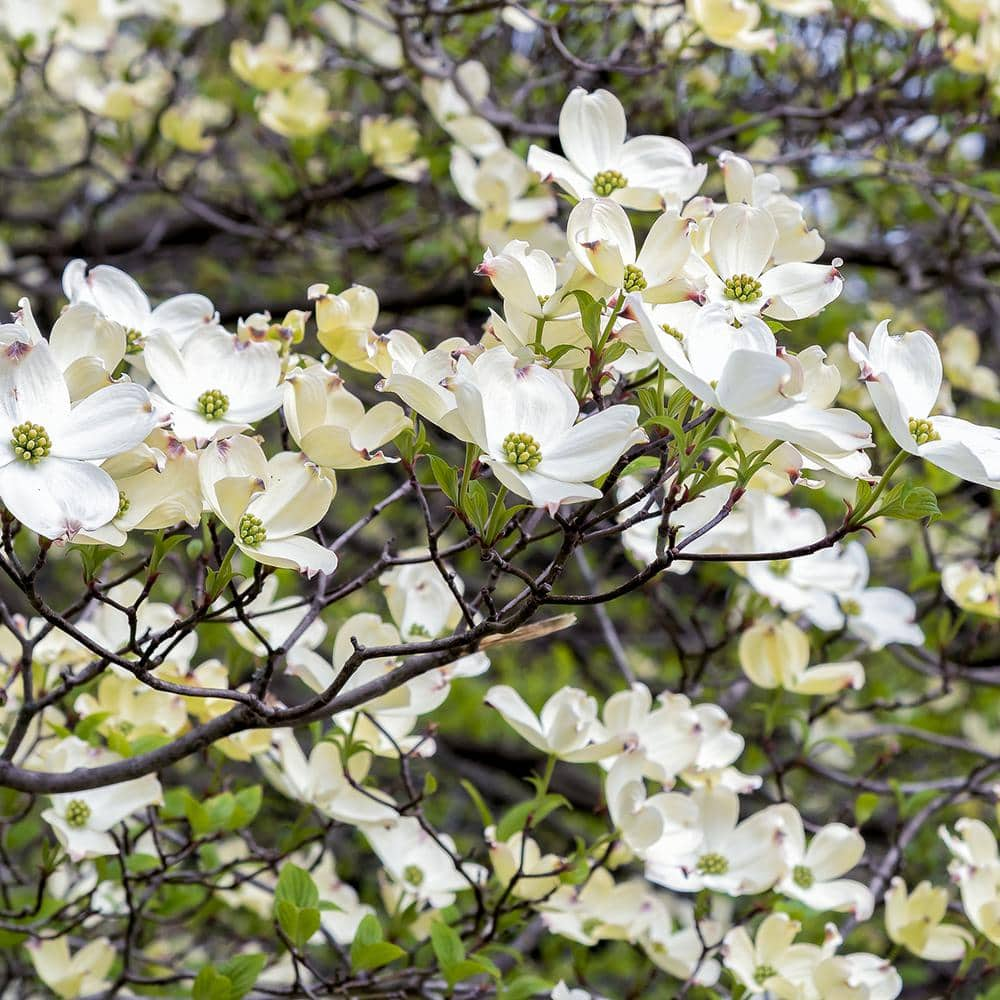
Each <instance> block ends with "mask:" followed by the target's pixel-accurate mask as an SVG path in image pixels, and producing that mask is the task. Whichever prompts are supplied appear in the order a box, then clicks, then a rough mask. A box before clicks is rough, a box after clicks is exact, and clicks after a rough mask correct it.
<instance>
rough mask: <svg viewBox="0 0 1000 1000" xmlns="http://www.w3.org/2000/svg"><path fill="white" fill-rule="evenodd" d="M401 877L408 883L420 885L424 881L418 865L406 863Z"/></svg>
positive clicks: (421, 870)
mask: <svg viewBox="0 0 1000 1000" xmlns="http://www.w3.org/2000/svg"><path fill="white" fill-rule="evenodd" d="M403 878H404V879H405V880H406V882H407V884H408V885H421V884H422V883H423V881H424V872H423V869H422V868H421V867H420V866H419V865H407V866H406V867H405V868H404V869H403Z"/></svg>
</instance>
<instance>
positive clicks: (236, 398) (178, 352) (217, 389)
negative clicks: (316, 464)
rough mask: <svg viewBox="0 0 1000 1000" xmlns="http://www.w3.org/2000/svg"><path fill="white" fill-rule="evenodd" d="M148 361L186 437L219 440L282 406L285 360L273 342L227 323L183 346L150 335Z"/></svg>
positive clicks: (161, 400) (161, 401) (178, 432)
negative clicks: (249, 337)
mask: <svg viewBox="0 0 1000 1000" xmlns="http://www.w3.org/2000/svg"><path fill="white" fill-rule="evenodd" d="M143 361H144V362H145V364H146V368H147V369H148V370H149V374H150V375H151V376H152V378H153V380H154V381H155V383H156V388H157V389H158V390H159V392H160V393H161V394H162V396H155V397H154V398H155V399H156V400H157V403H158V405H159V406H161V407H162V408H163V410H164V411H165V412H167V413H169V417H170V425H171V427H172V428H173V432H174V435H175V437H177V438H178V439H179V440H181V441H188V440H197V441H213V440H216V439H218V438H220V437H228V436H230V435H232V434H236V433H238V432H239V431H242V430H246V429H247V428H248V427H249V426H250V424H252V423H253V422H254V421H256V420H260V419H261V418H262V417H266V416H267V415H268V414H270V413H273V412H274V411H275V410H276V409H277V408H278V407H279V406H280V405H281V389H280V387H279V385H278V382H279V380H280V377H281V362H280V360H279V359H278V355H277V354H276V352H275V351H274V350H273V349H272V348H271V346H270V345H268V344H253V343H248V342H246V341H241V340H239V339H238V338H236V337H234V336H232V334H230V333H227V332H226V331H225V330H223V329H222V328H221V327H214V328H213V329H211V330H206V331H202V332H201V333H200V334H199V335H198V336H196V337H190V338H189V339H188V340H187V341H186V342H185V343H184V346H183V347H178V346H177V344H176V343H175V341H174V339H173V338H171V337H168V336H165V335H163V334H160V335H157V336H154V337H150V338H149V339H148V340H147V341H146V344H145V347H144V348H143Z"/></svg>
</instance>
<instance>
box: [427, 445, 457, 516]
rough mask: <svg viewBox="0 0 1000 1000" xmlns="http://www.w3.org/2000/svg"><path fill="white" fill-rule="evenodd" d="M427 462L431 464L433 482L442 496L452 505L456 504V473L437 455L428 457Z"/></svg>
mask: <svg viewBox="0 0 1000 1000" xmlns="http://www.w3.org/2000/svg"><path fill="white" fill-rule="evenodd" d="M427 461H428V462H430V464H431V474H432V475H433V476H434V481H435V482H436V483H437V484H438V486H440V487H441V491H442V492H443V493H444V495H445V496H446V497H447V498H448V499H449V500H450V501H451V502H452V503H453V504H457V503H458V472H457V471H456V470H455V469H454V468H453V467H452V466H451V465H449V464H448V463H447V462H446V461H445V460H444V459H443V458H438V456H437V455H428V456H427Z"/></svg>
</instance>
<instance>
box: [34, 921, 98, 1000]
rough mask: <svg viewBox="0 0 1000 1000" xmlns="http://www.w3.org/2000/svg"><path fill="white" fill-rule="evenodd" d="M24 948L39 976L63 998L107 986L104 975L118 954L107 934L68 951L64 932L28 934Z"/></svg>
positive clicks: (80, 995)
mask: <svg viewBox="0 0 1000 1000" xmlns="http://www.w3.org/2000/svg"><path fill="white" fill-rule="evenodd" d="M24 948H25V952H26V954H27V956H28V958H30V959H31V964H32V965H33V966H34V967H35V972H37V973H38V978H39V979H41V981H42V982H43V983H45V985H46V986H48V988H49V989H50V990H52V992H53V993H55V994H56V996H59V997H62V998H63V1000H73V998H74V997H82V996H93V995H95V994H98V993H103V992H104V991H105V990H107V988H108V987H109V985H110V983H109V981H108V978H107V976H108V973H109V972H110V971H111V966H112V965H114V961H115V958H116V957H117V955H118V953H117V951H116V950H115V948H114V946H113V945H112V944H111V942H110V941H109V940H108V939H107V938H106V937H101V938H95V939H94V940H93V941H89V942H88V943H87V944H85V945H84V946H83V947H82V948H80V949H79V950H78V951H77V952H76V953H75V954H70V950H69V940H68V939H67V937H66V936H61V937H46V938H29V939H28V940H27V941H26V942H25V944H24Z"/></svg>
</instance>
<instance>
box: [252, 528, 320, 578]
mask: <svg viewBox="0 0 1000 1000" xmlns="http://www.w3.org/2000/svg"><path fill="white" fill-rule="evenodd" d="M240 548H242V549H243V551H244V552H246V553H247V555H249V556H250V558H251V559H254V560H256V561H257V562H259V563H264V565H265V566H277V567H278V568H279V569H294V570H296V571H298V572H299V573H305V575H306V576H309V577H312V576H315V575H316V574H317V573H324V574H326V575H327V576H329V575H330V574H331V573H333V572H334V570H336V568H337V557H336V555H334V553H332V552H330V551H329V549H324V548H323V546H322V545H320V544H319V543H318V542H314V541H313V540H312V539H311V538H306V537H305V536H303V535H293V536H292V537H291V538H278V539H275V540H274V541H272V540H271V539H267V540H266V541H265V542H263V543H262V544H260V545H258V546H257V547H256V548H253V549H249V548H245V547H244V546H240Z"/></svg>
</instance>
